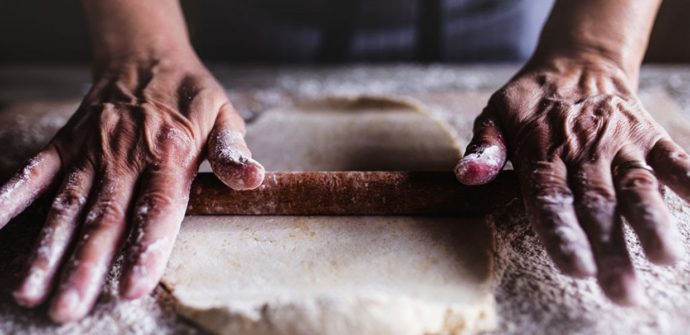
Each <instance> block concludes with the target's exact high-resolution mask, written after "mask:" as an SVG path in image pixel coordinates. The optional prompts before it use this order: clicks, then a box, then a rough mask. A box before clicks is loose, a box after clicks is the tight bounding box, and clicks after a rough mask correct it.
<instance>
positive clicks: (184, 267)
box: [163, 98, 495, 335]
mask: <svg viewBox="0 0 690 335" xmlns="http://www.w3.org/2000/svg"><path fill="white" fill-rule="evenodd" d="M247 141H248V144H249V146H250V148H251V149H252V150H253V152H254V157H256V158H257V160H259V161H260V162H262V163H263V164H264V165H265V166H266V168H267V170H386V169H411V170H451V169H452V168H453V166H454V165H455V163H456V161H457V159H458V158H459V157H460V150H459V147H458V143H457V141H456V140H455V136H454V135H453V134H452V133H451V132H449V131H448V128H447V127H446V126H445V125H444V124H443V123H441V122H439V121H436V120H434V119H433V118H432V117H431V116H429V115H426V114H424V113H422V112H420V111H419V110H418V109H416V108H414V107H413V106H411V105H409V104H407V103H403V102H396V101H388V100H377V99H370V98H362V99H340V100H328V101H325V102H321V103H311V104H308V105H302V106H300V107H294V108H284V109H282V110H271V111H267V112H265V113H264V114H263V115H262V116H260V117H259V119H258V120H257V121H256V122H255V123H254V124H252V125H250V126H249V127H248V136H247ZM490 250H491V234H490V231H489V229H488V228H487V226H486V225H485V224H484V223H483V220H482V219H477V218H474V219H468V218H431V217H426V218H425V217H265V216H251V217H231V216H196V217H188V218H187V219H186V220H185V222H184V223H183V224H182V229H181V232H180V235H179V237H178V241H177V243H176V244H175V249H174V251H173V255H172V258H171V260H170V263H169V265H168V269H167V271H166V273H165V275H164V278H163V284H164V286H165V287H166V288H168V289H169V290H170V291H171V292H172V294H173V296H174V298H175V299H176V303H177V308H178V310H179V312H180V313H181V314H183V315H184V316H186V317H187V318H189V319H191V320H192V321H193V322H195V323H197V324H199V325H201V326H202V327H203V328H205V329H207V330H210V331H212V332H216V333H221V334H348V335H349V334H396V335H401V334H465V333H475V332H478V331H481V330H487V329H491V328H492V327H494V324H495V311H494V301H493V296H492V294H491V292H492V284H493V283H492V281H491V278H492V275H491V274H492V272H491V262H490V260H491V258H490Z"/></svg>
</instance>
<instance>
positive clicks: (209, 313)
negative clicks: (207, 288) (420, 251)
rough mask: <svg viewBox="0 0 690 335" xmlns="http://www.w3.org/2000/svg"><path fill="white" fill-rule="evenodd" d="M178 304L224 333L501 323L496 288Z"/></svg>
mask: <svg viewBox="0 0 690 335" xmlns="http://www.w3.org/2000/svg"><path fill="white" fill-rule="evenodd" d="M164 287H165V288H166V290H168V291H170V287H168V286H167V285H164ZM175 301H176V302H177V300H175ZM175 309H176V310H177V312H178V313H179V314H180V315H182V316H184V317H186V318H188V319H190V320H193V322H195V323H196V324H198V325H199V326H201V327H202V328H203V329H205V330H207V331H210V332H212V333H217V334H223V335H225V334H228V335H229V334H243V335H245V334H246V335H290V334H330V335H341V334H342V335H350V334H359V335H368V334H372V335H374V334H375V335H386V334H391V335H408V334H409V335H418V334H428V335H446V334H447V335H462V334H476V333H479V332H483V331H490V330H494V329H496V327H497V323H498V321H497V315H496V309H495V299H494V296H493V294H488V295H485V296H483V297H481V298H480V299H478V300H476V301H474V302H472V303H454V304H444V303H432V302H427V301H420V300H416V299H411V298H408V297H391V296H386V295H379V296H373V295H371V296H356V297H353V296H328V295H320V296H315V297H310V298H302V299H275V300H273V301H270V302H243V301H236V302H233V303H228V304H222V305H215V306H210V305H205V304H204V303H193V302H191V303H190V301H186V303H185V304H180V303H176V304H175ZM343 311H350V312H351V313H349V314H343ZM343 319H346V320H347V321H350V322H348V323H346V324H345V326H344V327H338V325H337V324H334V323H332V322H330V321H334V320H343Z"/></svg>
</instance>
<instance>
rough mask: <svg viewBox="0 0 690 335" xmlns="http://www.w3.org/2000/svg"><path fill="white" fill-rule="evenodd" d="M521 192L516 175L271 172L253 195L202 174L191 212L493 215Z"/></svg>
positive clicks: (228, 213) (225, 213)
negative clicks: (484, 181)
mask: <svg viewBox="0 0 690 335" xmlns="http://www.w3.org/2000/svg"><path fill="white" fill-rule="evenodd" d="M518 193H519V192H518V187H517V182H516V178H515V176H514V173H513V172H512V171H506V172H503V173H501V175H499V177H498V178H497V179H496V180H495V181H493V182H492V183H490V184H488V185H482V186H464V185H462V184H460V183H459V182H458V181H457V180H456V179H455V176H454V175H453V173H451V172H399V171H372V172H369V171H367V172H352V171H348V172H269V173H267V174H266V177H265V179H264V182H263V184H262V185H261V186H260V187H259V188H257V189H254V190H250V191H233V190H231V189H230V188H228V187H227V186H225V185H224V184H223V183H222V182H221V181H220V180H218V179H217V178H216V177H215V176H214V175H213V174H211V173H201V174H199V176H197V178H196V180H195V181H194V183H193V184H192V190H191V196H190V200H189V206H188V208H187V214H193V215H194V214H196V215H204V214H206V215H458V214H462V215H468V214H483V213H487V212H490V211H492V210H493V209H496V208H498V207H500V206H502V205H504V204H506V203H507V202H508V201H510V200H512V199H515V198H516V197H517V196H518Z"/></svg>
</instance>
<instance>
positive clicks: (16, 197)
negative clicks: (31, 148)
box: [0, 145, 62, 228]
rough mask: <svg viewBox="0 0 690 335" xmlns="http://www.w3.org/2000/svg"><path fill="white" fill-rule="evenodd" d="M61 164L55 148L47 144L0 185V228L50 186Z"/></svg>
mask: <svg viewBox="0 0 690 335" xmlns="http://www.w3.org/2000/svg"><path fill="white" fill-rule="evenodd" d="M61 164H62V163H61V160H60V155H59V154H58V152H57V150H56V149H55V147H54V146H52V145H49V146H48V147H46V148H45V149H44V150H43V151H41V152H39V153H38V154H37V155H36V156H34V157H33V158H31V159H29V161H27V162H26V164H25V165H24V167H23V168H22V169H21V170H19V172H17V173H16V174H15V175H14V176H12V178H10V180H8V181H7V182H6V183H5V184H4V185H2V186H1V187H0V228H2V227H4V226H5V225H6V224H7V223H8V222H9V221H10V220H12V219H13V218H14V217H15V216H17V215H19V214H20V213H21V212H22V211H24V209H26V207H28V206H29V205H30V204H31V203H32V202H33V201H34V200H36V198H38V197H40V196H41V195H42V194H43V193H44V192H45V191H46V190H47V189H48V188H49V187H50V185H51V184H52V183H53V180H55V178H56V176H57V175H58V173H59V172H60V166H61Z"/></svg>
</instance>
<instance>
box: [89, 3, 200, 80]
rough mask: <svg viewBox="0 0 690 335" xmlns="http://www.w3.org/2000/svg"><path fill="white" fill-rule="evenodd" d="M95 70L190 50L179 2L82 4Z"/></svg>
mask: <svg viewBox="0 0 690 335" xmlns="http://www.w3.org/2000/svg"><path fill="white" fill-rule="evenodd" d="M82 3H83V6H84V11H85V12H86V17H87V22H88V26H89V31H90V35H91V45H92V50H93V57H94V62H95V64H96V66H97V67H98V66H99V64H101V65H102V64H108V63H112V62H114V61H117V60H118V59H128V58H138V57H151V56H153V57H155V55H157V54H160V53H165V52H171V51H173V52H174V51H177V50H184V51H187V50H191V47H190V43H189V38H188V35H187V29H186V25H185V22H184V17H183V15H182V10H181V8H180V6H179V3H178V1H177V0H83V1H82Z"/></svg>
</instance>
